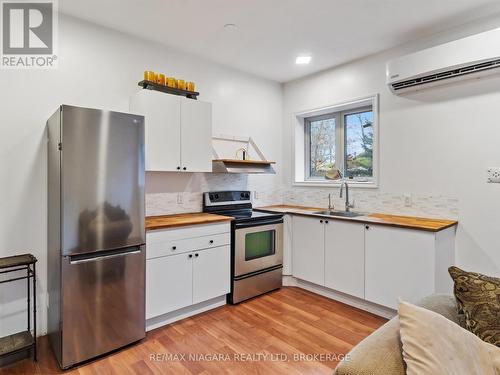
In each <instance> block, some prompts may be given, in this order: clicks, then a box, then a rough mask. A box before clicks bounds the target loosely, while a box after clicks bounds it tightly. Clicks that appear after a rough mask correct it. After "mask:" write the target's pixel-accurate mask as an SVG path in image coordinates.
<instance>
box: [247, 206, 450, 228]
mask: <svg viewBox="0 0 500 375" xmlns="http://www.w3.org/2000/svg"><path fill="white" fill-rule="evenodd" d="M255 209H256V210H261V211H270V212H280V213H286V214H295V215H303V216H317V217H322V218H325V217H327V218H328V220H348V221H354V222H361V223H366V224H381V225H389V226H393V227H399V228H407V229H416V230H424V231H429V232H439V231H441V230H443V229H446V228H450V227H453V226H455V225H457V224H458V222H457V221H454V220H444V219H428V218H423V217H414V216H398V215H388V214H377V213H366V214H363V215H362V216H356V217H339V216H329V215H321V214H316V213H314V212H316V211H322V210H325V209H324V208H318V207H305V206H292V205H275V206H265V207H258V208H255ZM354 211H355V210H354Z"/></svg>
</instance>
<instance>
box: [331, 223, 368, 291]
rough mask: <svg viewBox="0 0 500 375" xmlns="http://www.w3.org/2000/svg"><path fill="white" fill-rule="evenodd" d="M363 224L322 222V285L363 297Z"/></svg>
mask: <svg viewBox="0 0 500 375" xmlns="http://www.w3.org/2000/svg"><path fill="white" fill-rule="evenodd" d="M364 235H365V226H364V224H357V223H346V222H343V221H340V220H328V223H327V224H326V225H325V286H326V287H328V288H331V289H335V290H338V291H340V292H343V293H346V294H350V295H353V296H356V297H359V298H365V238H364Z"/></svg>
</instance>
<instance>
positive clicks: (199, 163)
mask: <svg viewBox="0 0 500 375" xmlns="http://www.w3.org/2000/svg"><path fill="white" fill-rule="evenodd" d="M181 165H182V170H183V171H184V170H185V171H187V172H211V171H212V104H210V103H206V102H200V101H197V100H193V99H184V98H181Z"/></svg>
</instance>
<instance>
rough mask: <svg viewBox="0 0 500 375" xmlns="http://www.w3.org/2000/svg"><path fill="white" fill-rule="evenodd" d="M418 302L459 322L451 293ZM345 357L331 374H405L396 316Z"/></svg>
mask: <svg viewBox="0 0 500 375" xmlns="http://www.w3.org/2000/svg"><path fill="white" fill-rule="evenodd" d="M417 305H418V306H422V307H424V308H426V309H428V310H432V311H434V312H436V313H438V314H441V315H443V316H444V317H446V318H448V319H450V320H451V321H453V322H455V323H457V324H458V313H457V305H456V302H455V297H454V296H452V295H445V294H433V295H431V296H428V297H426V298H424V299H423V300H422V301H420V302H419V303H418V304H417ZM347 358H348V359H346V360H344V361H342V362H340V363H339V365H338V366H337V368H336V369H335V371H334V375H405V374H406V368H405V364H404V361H403V355H402V350H401V341H400V338H399V320H398V317H397V316H396V317H394V318H393V319H391V320H389V321H388V322H387V323H385V324H384V325H383V326H382V327H380V328H379V329H377V330H376V331H375V332H373V333H372V334H371V335H370V336H368V337H366V338H365V339H364V340H363V341H361V342H360V343H359V344H358V345H356V346H355V347H354V348H353V349H352V350H351V351H350V352H349V356H348V357H347Z"/></svg>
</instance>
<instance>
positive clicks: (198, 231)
mask: <svg viewBox="0 0 500 375" xmlns="http://www.w3.org/2000/svg"><path fill="white" fill-rule="evenodd" d="M230 231H231V224H230V223H229V222H224V223H216V224H204V225H191V226H186V227H177V228H165V229H156V230H150V231H148V232H146V243H147V244H152V243H154V242H168V241H173V240H180V239H187V238H194V237H202V236H210V235H213V234H220V233H229V232H230Z"/></svg>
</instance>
